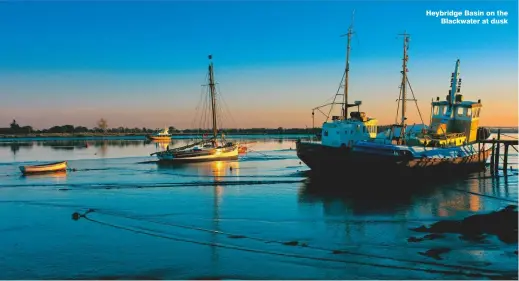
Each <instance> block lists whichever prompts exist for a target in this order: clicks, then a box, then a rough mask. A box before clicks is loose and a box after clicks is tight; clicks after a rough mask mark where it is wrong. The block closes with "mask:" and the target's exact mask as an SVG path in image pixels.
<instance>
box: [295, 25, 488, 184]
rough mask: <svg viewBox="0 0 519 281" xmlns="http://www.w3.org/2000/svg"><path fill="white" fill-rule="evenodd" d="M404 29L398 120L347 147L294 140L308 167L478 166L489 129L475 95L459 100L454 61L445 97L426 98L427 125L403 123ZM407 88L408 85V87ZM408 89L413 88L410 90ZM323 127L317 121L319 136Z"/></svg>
mask: <svg viewBox="0 0 519 281" xmlns="http://www.w3.org/2000/svg"><path fill="white" fill-rule="evenodd" d="M403 35H404V57H403V66H402V67H403V69H402V84H401V87H400V88H401V92H400V101H401V107H402V112H401V121H400V123H398V124H394V125H392V126H391V127H390V128H389V129H388V130H387V131H385V132H382V133H380V134H378V135H377V136H376V137H375V138H370V139H364V140H358V141H356V142H354V143H353V144H352V145H351V147H349V146H344V147H342V149H337V148H335V147H333V146H326V145H324V141H323V144H321V145H313V146H312V145H308V144H305V143H303V142H298V145H297V153H298V157H299V158H300V159H301V160H303V161H304V162H305V164H307V165H308V166H309V167H310V168H311V169H312V171H314V172H317V173H322V174H330V175H334V174H341V175H343V173H344V172H345V171H347V172H348V173H352V174H356V175H359V174H366V175H381V174H385V175H389V176H395V177H403V176H404V177H409V176H435V175H441V176H445V175H459V174H461V173H463V172H471V171H480V170H482V169H484V167H485V163H486V161H487V159H488V157H489V154H490V146H489V145H488V144H483V143H480V142H479V140H488V139H489V138H490V132H489V130H488V129H486V128H480V127H479V117H480V111H481V108H482V104H481V100H478V101H477V102H473V101H463V98H462V95H461V94H459V93H460V91H461V78H459V77H460V73H459V66H460V61H459V60H457V62H456V66H455V70H454V72H453V73H452V77H451V89H450V91H449V95H448V96H447V98H446V100H445V101H440V99H439V98H437V99H436V101H434V102H432V103H431V107H432V118H431V122H430V125H429V126H419V127H418V126H415V125H412V126H408V125H407V117H406V101H407V100H408V98H407V96H406V88H407V85H410V83H409V81H408V78H407V72H408V69H407V61H408V54H407V51H408V47H409V45H408V44H409V36H408V34H403ZM411 92H412V90H411ZM413 95H414V94H413ZM324 132H325V128H324V126H323V138H324Z"/></svg>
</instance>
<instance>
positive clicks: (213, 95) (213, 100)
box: [209, 55, 218, 140]
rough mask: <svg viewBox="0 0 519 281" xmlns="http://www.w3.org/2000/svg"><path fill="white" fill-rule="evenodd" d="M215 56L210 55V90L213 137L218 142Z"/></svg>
mask: <svg viewBox="0 0 519 281" xmlns="http://www.w3.org/2000/svg"><path fill="white" fill-rule="evenodd" d="M212 58H213V56H212V55H209V89H210V91H211V110H212V115H213V137H214V139H215V140H216V135H217V134H218V132H217V131H218V129H217V128H216V90H215V83H214V73H213V61H212Z"/></svg>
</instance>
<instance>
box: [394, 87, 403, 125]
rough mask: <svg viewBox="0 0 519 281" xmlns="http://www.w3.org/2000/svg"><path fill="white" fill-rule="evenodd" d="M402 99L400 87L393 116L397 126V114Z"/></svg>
mask: <svg viewBox="0 0 519 281" xmlns="http://www.w3.org/2000/svg"><path fill="white" fill-rule="evenodd" d="M401 98H402V87H400V92H399V93H398V100H397V105H396V116H395V124H398V112H399V111H400V99H401Z"/></svg>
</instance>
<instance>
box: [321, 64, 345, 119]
mask: <svg viewBox="0 0 519 281" xmlns="http://www.w3.org/2000/svg"><path fill="white" fill-rule="evenodd" d="M345 76H346V69H345V70H344V73H343V74H342V79H341V82H340V83H339V88H337V92H336V93H335V96H334V97H333V102H332V106H330V110H329V111H328V115H327V116H326V121H325V122H327V121H328V119H329V118H330V114H331V113H332V110H333V104H335V100H336V99H337V95H338V94H339V91H340V90H341V86H342V82H344V77H345ZM341 114H342V112H341Z"/></svg>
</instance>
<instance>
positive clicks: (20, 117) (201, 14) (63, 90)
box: [0, 1, 518, 129]
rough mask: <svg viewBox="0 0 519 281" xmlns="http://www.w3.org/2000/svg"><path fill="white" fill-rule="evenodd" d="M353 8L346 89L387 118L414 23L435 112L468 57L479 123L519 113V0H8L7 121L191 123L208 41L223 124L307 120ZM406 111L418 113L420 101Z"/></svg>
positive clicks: (2, 17)
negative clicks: (502, 18)
mask: <svg viewBox="0 0 519 281" xmlns="http://www.w3.org/2000/svg"><path fill="white" fill-rule="evenodd" d="M353 9H355V23H354V31H355V32H356V36H354V37H353V41H352V51H351V58H350V62H351V63H350V70H351V71H350V91H349V93H350V102H353V101H355V100H362V103H363V105H362V106H361V109H362V110H363V111H365V112H366V113H367V114H368V115H369V116H371V117H375V118H378V119H379V123H380V124H389V123H392V122H394V121H395V115H396V109H397V103H396V101H395V100H396V99H397V98H398V95H399V88H398V87H399V84H400V80H401V74H400V70H401V59H402V44H403V43H402V39H401V38H400V37H398V34H399V33H402V32H403V31H404V30H406V31H407V32H408V33H410V34H411V42H410V47H409V73H408V75H409V79H410V82H411V85H412V87H413V91H414V94H415V97H416V98H417V99H418V101H419V103H418V104H419V108H420V110H421V112H422V115H423V118H424V121H425V122H426V123H427V122H429V112H430V106H429V104H430V101H431V98H434V97H436V96H439V97H440V98H441V99H444V98H445V96H446V95H447V93H448V90H449V82H450V75H451V72H452V71H453V70H454V65H455V62H456V60H457V59H460V60H461V77H462V79H463V86H462V94H463V95H464V99H465V100H474V101H477V100H478V99H481V100H482V103H483V106H484V108H483V111H482V114H481V121H480V122H481V124H482V125H485V126H489V125H492V126H517V124H518V115H517V114H518V113H517V112H518V81H517V80H518V69H517V62H518V43H517V41H518V36H517V34H518V28H517V26H518V22H517V10H518V7H517V1H504V2H499V1H486V2H483V1H482V2H469V1H460V2H450V1H449V2H447V1H434V2H433V1H398V2H397V1H394V2H393V1H381V2H377V1H362V2H355V1H329V2H323V1H301V2H298V1H257V2H253V1H230V2H223V1H207V2H204V1H193V2H182V1H154V2H138V1H129V2H123V1H110V2H102V1H95V2H90V3H89V2H78V1H55V2H39V1H33V2H18V1H11V2H9V1H3V2H0V127H8V126H9V123H10V122H11V121H12V119H16V120H17V121H18V123H19V124H21V125H32V126H33V127H35V128H47V127H50V126H53V125H65V124H73V125H76V126H78V125H82V126H87V127H94V126H95V125H96V121H97V120H98V119H99V118H101V117H104V118H105V119H107V120H108V124H109V126H110V127H119V126H125V127H151V128H156V127H162V126H164V125H173V126H175V127H177V128H183V129H188V128H192V127H193V120H194V119H195V118H197V117H196V107H197V105H198V102H199V99H200V95H201V90H202V87H201V85H202V84H204V83H206V82H205V81H204V79H205V77H206V72H207V63H208V60H207V55H208V54H212V55H213V58H214V64H215V75H216V80H217V82H218V83H219V88H220V90H221V91H220V93H221V95H223V97H224V100H225V103H226V104H227V106H228V107H229V110H230V112H231V114H232V118H228V119H226V120H224V124H223V126H225V127H240V128H250V127H270V128H277V127H280V126H281V127H287V128H288V127H300V128H304V127H305V126H308V127H311V126H312V118H311V112H312V111H311V109H312V108H314V107H316V106H318V105H321V104H324V103H326V102H327V101H328V100H329V99H330V98H331V97H333V95H334V94H335V92H336V91H337V88H338V86H339V83H340V81H341V77H342V74H343V71H344V64H345V53H346V50H345V49H346V48H345V46H346V39H345V38H344V37H340V35H342V34H344V33H346V32H347V28H348V25H349V24H350V23H351V13H352V11H353ZM427 10H432V11H438V10H457V11H464V10H482V11H497V10H502V11H507V12H508V13H509V15H508V16H507V17H506V18H507V19H508V24H506V25H496V24H488V25H482V24H480V25H442V24H440V18H434V17H428V16H426V11H427ZM496 17H497V16H496ZM484 18H486V17H484ZM489 18H490V19H491V18H493V17H489ZM408 111H409V120H410V123H413V122H420V120H419V118H418V114H417V110H416V106H415V105H414V104H409V105H408ZM316 117H318V118H316V126H320V123H321V122H322V121H323V118H322V116H321V115H320V114H319V113H316Z"/></svg>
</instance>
